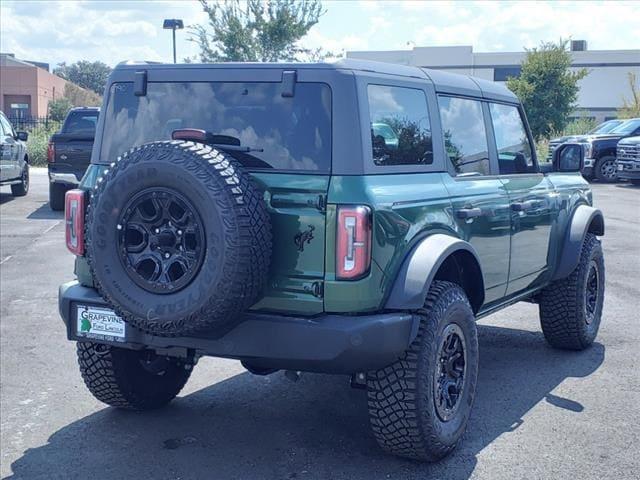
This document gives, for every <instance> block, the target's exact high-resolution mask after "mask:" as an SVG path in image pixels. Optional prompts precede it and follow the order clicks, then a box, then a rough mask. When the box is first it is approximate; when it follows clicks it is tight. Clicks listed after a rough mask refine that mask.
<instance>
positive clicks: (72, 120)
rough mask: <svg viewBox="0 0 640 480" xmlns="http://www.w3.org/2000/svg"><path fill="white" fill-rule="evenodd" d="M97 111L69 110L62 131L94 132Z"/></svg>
mask: <svg viewBox="0 0 640 480" xmlns="http://www.w3.org/2000/svg"><path fill="white" fill-rule="evenodd" d="M97 121H98V112H97V111H96V112H70V113H69V116H68V117H67V119H66V120H65V122H64V129H63V130H62V131H63V132H64V133H86V134H90V135H94V134H95V133H96V123H97Z"/></svg>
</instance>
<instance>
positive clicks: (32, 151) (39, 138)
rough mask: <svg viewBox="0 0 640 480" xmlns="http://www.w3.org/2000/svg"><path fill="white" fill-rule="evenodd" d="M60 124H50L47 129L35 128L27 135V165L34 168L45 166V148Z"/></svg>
mask: <svg viewBox="0 0 640 480" xmlns="http://www.w3.org/2000/svg"><path fill="white" fill-rule="evenodd" d="M60 126H61V124H60V122H50V123H49V125H48V126H47V127H42V128H37V129H34V130H32V131H31V132H30V133H29V139H28V140H27V155H29V163H30V164H31V165H33V166H36V167H41V166H46V165H47V146H48V145H49V138H50V137H51V135H53V134H54V133H56V132H57V131H58V130H60Z"/></svg>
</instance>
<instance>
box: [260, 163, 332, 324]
mask: <svg viewBox="0 0 640 480" xmlns="http://www.w3.org/2000/svg"><path fill="white" fill-rule="evenodd" d="M252 176H253V178H254V180H255V181H256V183H257V184H258V185H259V186H260V187H261V188H262V189H264V191H265V200H266V203H267V208H268V210H269V214H270V217H271V225H272V231H273V248H272V256H271V268H270V272H269V280H268V284H267V287H266V289H265V295H264V297H263V298H262V299H261V300H260V301H258V302H257V303H256V304H255V305H254V306H253V307H252V310H263V311H275V312H277V311H282V312H287V313H291V314H306V315H314V314H317V313H322V312H323V311H324V303H323V298H322V293H323V280H324V271H325V265H324V259H325V232H326V225H325V208H324V206H325V199H326V194H327V189H328V187H329V176H328V175H292V174H287V173H253V174H252Z"/></svg>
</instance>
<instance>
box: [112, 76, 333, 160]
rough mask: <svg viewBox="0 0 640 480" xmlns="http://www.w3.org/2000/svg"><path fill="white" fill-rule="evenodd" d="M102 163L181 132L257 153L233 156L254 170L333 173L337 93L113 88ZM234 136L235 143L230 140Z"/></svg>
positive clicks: (266, 86)
mask: <svg viewBox="0 0 640 480" xmlns="http://www.w3.org/2000/svg"><path fill="white" fill-rule="evenodd" d="M103 115H106V118H105V128H104V134H103V137H102V152H101V159H102V161H104V162H111V161H113V160H115V158H116V157H117V156H118V155H120V154H121V153H123V152H125V151H127V150H129V149H130V148H131V147H133V146H135V145H141V144H143V143H147V142H153V141H157V140H170V139H171V134H172V132H173V131H174V130H176V129H181V128H196V129H202V130H206V131H208V132H211V133H212V134H214V135H221V136H222V135H224V136H226V139H225V140H224V141H220V142H219V143H229V144H235V145H237V144H238V143H239V144H240V145H241V146H243V147H251V148H254V149H256V150H255V151H251V152H237V151H231V150H229V151H228V152H227V153H229V154H230V155H233V156H234V157H235V158H236V159H238V161H240V162H241V163H242V164H243V165H245V166H246V167H248V168H252V169H253V168H265V169H278V170H306V171H321V172H328V171H329V170H330V167H331V90H330V89H329V87H328V86H327V85H325V84H320V83H303V82H299V83H297V84H296V88H295V95H294V96H293V97H283V96H282V84H281V83H257V82H256V83H219V82H211V83H206V82H198V83H196V82H192V83H155V82H149V84H148V85H147V95H146V96H141V97H137V96H135V95H134V94H133V84H131V83H119V84H114V85H113V86H112V88H111V93H110V96H109V103H108V105H107V109H106V111H105V112H103ZM229 137H234V138H233V139H229Z"/></svg>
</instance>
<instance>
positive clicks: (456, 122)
mask: <svg viewBox="0 0 640 480" xmlns="http://www.w3.org/2000/svg"><path fill="white" fill-rule="evenodd" d="M438 104H439V106H440V118H441V120H442V131H443V132H444V144H445V148H446V150H447V155H448V157H449V160H450V161H451V164H452V165H453V168H454V169H455V171H456V173H457V174H458V175H463V174H467V175H468V174H480V175H489V173H490V171H491V169H490V167H489V151H488V150H489V149H488V147H487V132H486V129H485V127H484V117H483V115H482V105H481V103H480V102H478V101H476V100H469V99H466V98H455V97H439V98H438Z"/></svg>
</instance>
